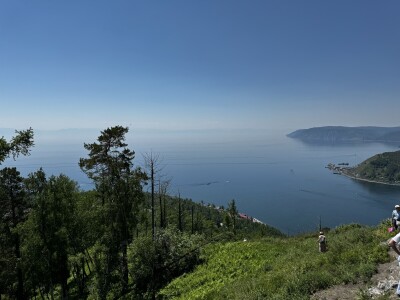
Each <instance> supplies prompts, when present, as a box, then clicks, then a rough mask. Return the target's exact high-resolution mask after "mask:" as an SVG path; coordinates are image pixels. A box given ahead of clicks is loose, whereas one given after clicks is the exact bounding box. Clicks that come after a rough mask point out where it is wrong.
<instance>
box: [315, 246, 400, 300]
mask: <svg viewBox="0 0 400 300" xmlns="http://www.w3.org/2000/svg"><path fill="white" fill-rule="evenodd" d="M389 254H390V256H391V257H392V258H393V260H392V261H391V262H389V263H386V264H381V265H379V266H378V272H377V273H376V274H375V275H374V276H373V277H372V278H371V281H370V282H368V283H358V284H347V285H337V286H333V287H331V288H329V289H327V290H323V291H319V292H317V293H315V294H314V295H313V296H312V297H311V299H312V300H356V299H400V297H398V296H397V295H396V288H393V285H394V284H397V283H398V281H399V280H400V267H399V266H398V263H397V260H396V259H395V258H396V253H394V251H393V250H390V251H389ZM361 294H364V295H365V296H369V297H370V298H368V297H367V298H361ZM383 295H386V296H385V297H384V296H383Z"/></svg>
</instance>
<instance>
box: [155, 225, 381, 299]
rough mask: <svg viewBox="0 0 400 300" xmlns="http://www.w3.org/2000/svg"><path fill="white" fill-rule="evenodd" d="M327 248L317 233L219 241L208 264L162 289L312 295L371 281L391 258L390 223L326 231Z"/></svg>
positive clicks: (208, 294) (175, 295)
mask: <svg viewBox="0 0 400 300" xmlns="http://www.w3.org/2000/svg"><path fill="white" fill-rule="evenodd" d="M326 236H327V240H328V252H326V253H319V252H318V243H317V237H316V236H315V235H309V234H308V235H302V236H298V237H289V238H268V239H263V240H259V241H256V242H235V243H225V244H214V245H210V246H208V247H206V248H205V249H204V252H203V259H204V260H205V263H204V264H202V265H200V266H198V267H197V268H196V269H195V271H194V272H192V273H190V274H185V275H184V276H181V277H179V278H177V279H176V280H174V281H173V282H171V283H170V284H169V285H168V286H167V287H165V288H164V289H162V290H161V292H160V294H159V296H160V297H162V298H165V299H185V300H186V299H309V296H310V295H311V294H312V293H314V292H315V291H317V290H321V289H325V288H327V287H330V286H332V285H335V284H339V283H350V282H357V281H359V280H362V281H367V280H368V279H369V278H370V277H371V276H372V275H373V274H374V273H375V272H376V266H377V264H378V263H383V262H386V261H388V260H389V256H388V253H387V246H384V245H382V243H381V242H382V240H386V239H387V238H389V236H388V235H387V230H386V224H381V225H380V226H378V227H376V228H371V227H364V226H360V225H357V224H350V225H347V226H341V227H338V228H337V229H335V230H332V231H330V232H328V233H327V234H326Z"/></svg>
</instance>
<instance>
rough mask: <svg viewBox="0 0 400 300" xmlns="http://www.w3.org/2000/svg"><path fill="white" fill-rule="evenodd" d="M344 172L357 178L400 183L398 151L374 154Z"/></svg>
mask: <svg viewBox="0 0 400 300" xmlns="http://www.w3.org/2000/svg"><path fill="white" fill-rule="evenodd" d="M344 173H345V174H346V175H349V176H353V177H355V178H358V179H366V180H371V181H376V182H382V183H390V184H400V151H395V152H385V153H381V154H377V155H374V156H373V157H371V158H369V159H367V160H365V161H363V162H362V163H361V164H359V165H358V166H356V167H355V168H350V169H347V170H345V172H344Z"/></svg>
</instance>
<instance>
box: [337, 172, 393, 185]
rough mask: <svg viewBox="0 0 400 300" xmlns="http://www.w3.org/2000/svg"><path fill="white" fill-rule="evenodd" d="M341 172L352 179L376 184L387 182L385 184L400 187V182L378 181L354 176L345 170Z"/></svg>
mask: <svg viewBox="0 0 400 300" xmlns="http://www.w3.org/2000/svg"><path fill="white" fill-rule="evenodd" d="M341 174H343V175H344V176H346V177H349V178H351V179H354V180H359V181H365V182H369V183H376V184H385V185H392V186H399V187H400V184H399V183H388V182H382V181H376V180H371V179H365V178H360V177H355V176H352V175H350V174H347V173H345V172H342V173H341Z"/></svg>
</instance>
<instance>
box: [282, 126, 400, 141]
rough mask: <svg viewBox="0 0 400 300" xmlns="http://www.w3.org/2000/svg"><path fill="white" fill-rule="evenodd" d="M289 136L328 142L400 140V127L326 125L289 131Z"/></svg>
mask: <svg viewBox="0 0 400 300" xmlns="http://www.w3.org/2000/svg"><path fill="white" fill-rule="evenodd" d="M287 136H288V137H290V138H295V139H301V140H319V141H327V142H328V141H329V142H360V141H384V142H400V127H374V126H361V127H345V126H324V127H314V128H309V129H299V130H296V131H294V132H292V133H289V134H288V135H287Z"/></svg>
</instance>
